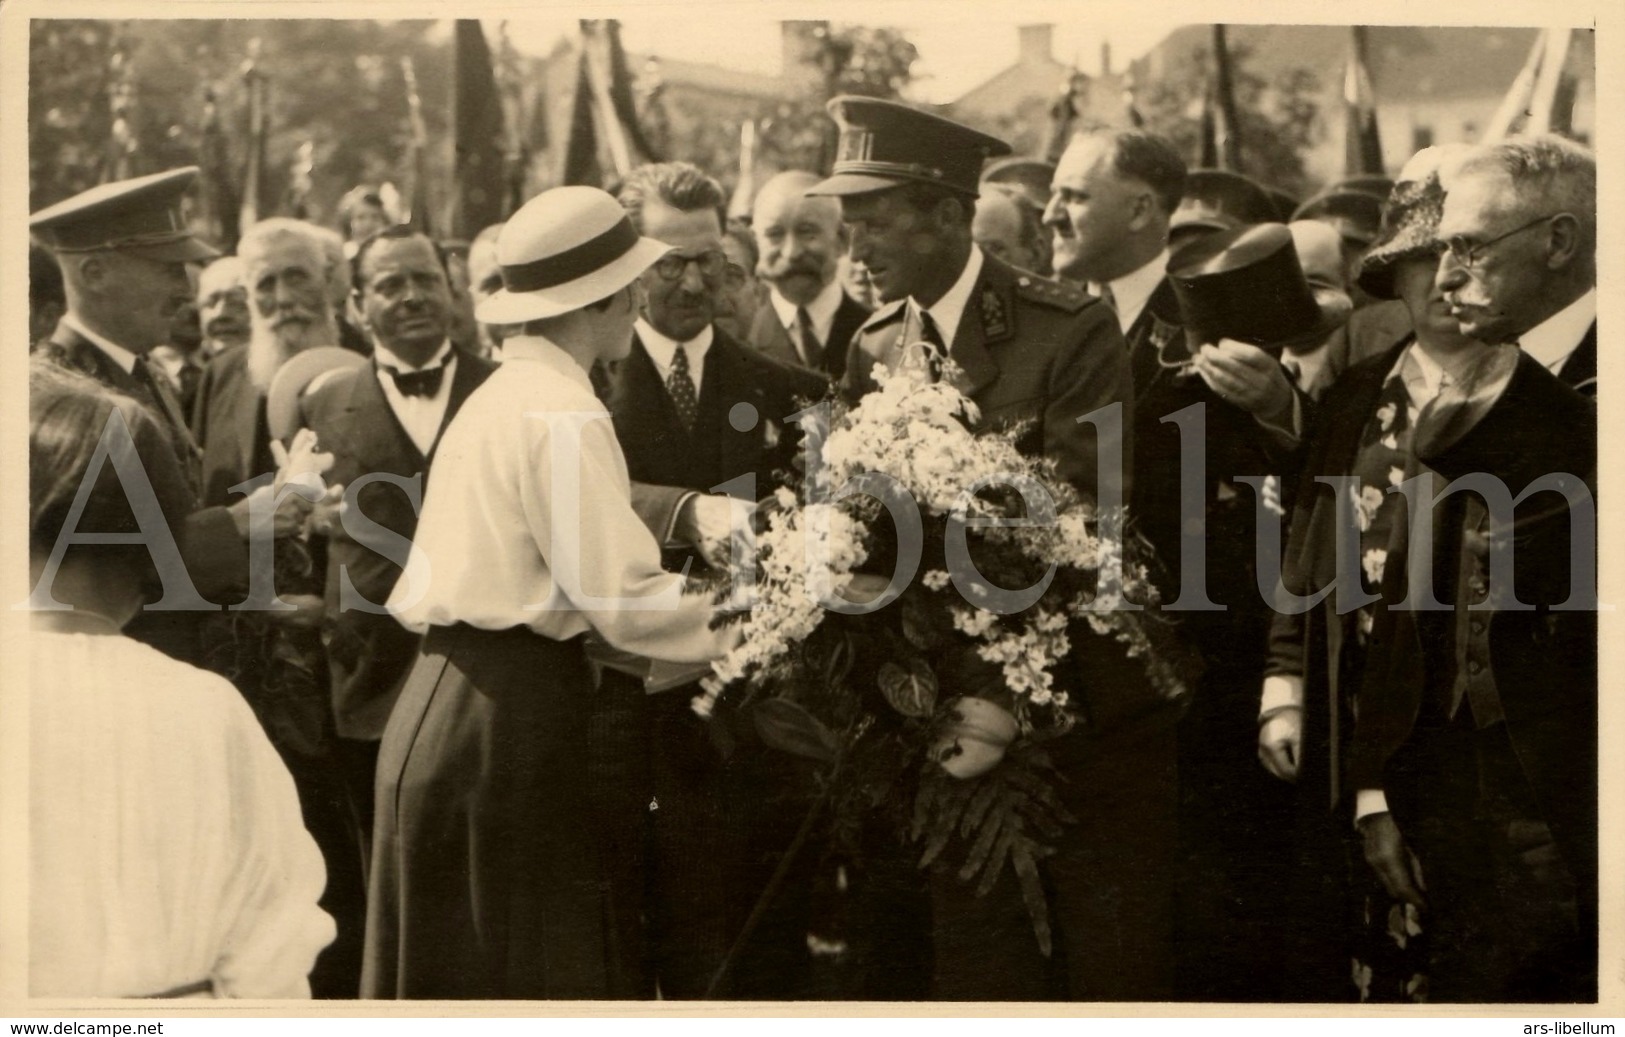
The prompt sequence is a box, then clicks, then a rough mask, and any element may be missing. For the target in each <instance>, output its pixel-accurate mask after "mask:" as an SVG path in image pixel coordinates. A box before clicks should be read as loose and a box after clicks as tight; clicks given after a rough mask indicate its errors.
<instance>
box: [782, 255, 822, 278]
mask: <svg viewBox="0 0 1625 1037" xmlns="http://www.w3.org/2000/svg"><path fill="white" fill-rule="evenodd" d="M770 273H771V276H772V277H773V279H774V280H780V279H783V278H786V277H795V276H797V275H798V274H799V275H800V276H802V277H812V278H816V279H819V280H822V279H823V276H824V268H823V264H821V263H817V262H814V261H813V260H810V259H792V260H789V261H788V262H785V263H782V264H780V265H779V266H777V267H776V268H774V269H773V270H772V271H771V272H770Z"/></svg>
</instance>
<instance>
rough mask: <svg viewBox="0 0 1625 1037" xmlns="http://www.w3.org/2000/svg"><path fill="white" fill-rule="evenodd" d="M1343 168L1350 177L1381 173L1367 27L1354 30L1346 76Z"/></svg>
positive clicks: (1360, 26)
mask: <svg viewBox="0 0 1625 1037" xmlns="http://www.w3.org/2000/svg"><path fill="white" fill-rule="evenodd" d="M1343 111H1344V115H1345V117H1346V120H1347V121H1346V123H1345V127H1344V133H1345V137H1344V152H1343V170H1344V172H1345V173H1346V174H1347V175H1349V176H1360V175H1362V174H1376V175H1381V174H1382V173H1383V172H1384V169H1383V161H1382V138H1381V136H1380V135H1379V134H1378V132H1377V95H1376V91H1375V90H1374V89H1373V88H1372V86H1371V72H1370V69H1369V67H1368V66H1367V64H1366V35H1365V27H1364V26H1362V25H1356V26H1354V27H1353V29H1352V30H1351V40H1350V51H1349V62H1348V68H1347V69H1346V70H1345V72H1344V75H1343Z"/></svg>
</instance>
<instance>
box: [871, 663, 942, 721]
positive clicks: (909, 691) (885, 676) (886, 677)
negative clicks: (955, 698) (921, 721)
mask: <svg viewBox="0 0 1625 1037" xmlns="http://www.w3.org/2000/svg"><path fill="white" fill-rule="evenodd" d="M876 682H877V683H878V684H879V685H880V694H881V695H883V696H885V699H886V703H887V704H888V705H890V706H891V708H893V709H895V710H897V712H899V713H901V714H903V715H904V716H905V717H915V718H917V719H918V718H923V717H928V716H930V715H931V714H932V713H934V712H935V711H936V708H937V676H936V674H934V673H932V672H931V667H930V666H929V665H928V664H927V663H926V662H925V660H923V659H918V658H916V659H911V660H909V663H908V665H907V666H904V665H902V664H899V663H894V662H888V663H883V664H881V667H880V673H879V675H878V676H877V677H876Z"/></svg>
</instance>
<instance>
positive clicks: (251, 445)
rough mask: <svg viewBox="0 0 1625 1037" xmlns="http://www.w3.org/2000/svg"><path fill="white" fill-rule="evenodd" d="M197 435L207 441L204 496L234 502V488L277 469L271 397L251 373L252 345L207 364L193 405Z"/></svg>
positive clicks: (214, 501)
mask: <svg viewBox="0 0 1625 1037" xmlns="http://www.w3.org/2000/svg"><path fill="white" fill-rule="evenodd" d="M192 434H193V435H194V436H195V437H196V438H197V441H198V442H199V443H201V444H202V446H203V469H202V470H203V490H202V492H203V500H204V503H206V504H230V503H232V502H233V501H236V500H241V499H242V495H241V494H237V493H232V492H231V487H233V486H236V485H237V484H238V483H240V482H243V481H245V480H247V479H253V478H255V477H257V476H261V475H265V474H267V473H270V472H275V471H276V461H275V460H274V459H273V458H272V456H271V433H270V431H269V430H268V429H267V428H266V425H265V396H264V395H263V394H262V393H261V392H260V391H259V390H258V389H256V388H255V387H254V385H253V383H251V382H250V381H249V378H248V347H247V346H246V345H243V346H233V347H232V348H230V349H228V350H226V351H225V352H223V353H221V354H220V355H219V356H217V357H215V358H214V359H213V360H210V361H209V365H208V366H207V367H205V368H204V369H203V380H202V381H201V382H199V383H198V390H197V401H196V403H195V404H194V405H193V407H192Z"/></svg>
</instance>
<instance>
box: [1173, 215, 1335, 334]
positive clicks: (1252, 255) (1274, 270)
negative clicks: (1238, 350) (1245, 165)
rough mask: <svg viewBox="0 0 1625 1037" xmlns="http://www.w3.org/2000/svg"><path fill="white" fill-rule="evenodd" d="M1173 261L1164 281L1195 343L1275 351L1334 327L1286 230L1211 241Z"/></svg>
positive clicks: (1262, 229)
mask: <svg viewBox="0 0 1625 1037" xmlns="http://www.w3.org/2000/svg"><path fill="white" fill-rule="evenodd" d="M1176 263H1177V265H1175V266H1172V267H1170V268H1169V270H1168V280H1169V282H1170V283H1172V285H1173V288H1174V295H1175V296H1176V297H1177V298H1178V299H1179V309H1180V313H1181V314H1182V317H1183V322H1184V325H1185V329H1186V330H1187V331H1188V332H1190V333H1191V335H1192V336H1193V337H1194V339H1195V340H1196V341H1199V342H1215V341H1217V340H1219V339H1221V338H1229V339H1236V340H1237V341H1241V342H1249V343H1251V344H1253V345H1255V346H1264V347H1269V346H1280V345H1283V344H1285V343H1287V342H1292V341H1296V340H1299V339H1303V338H1307V337H1310V336H1313V335H1316V334H1320V333H1322V332H1323V331H1325V332H1329V331H1330V330H1331V329H1332V328H1333V327H1335V326H1336V322H1335V320H1334V319H1332V318H1331V317H1329V316H1328V315H1327V314H1326V313H1325V312H1324V311H1323V310H1322V308H1321V307H1320V305H1319V304H1318V303H1317V302H1316V299H1315V294H1314V292H1313V291H1312V290H1311V289H1310V286H1309V282H1308V280H1307V279H1306V278H1305V277H1304V274H1303V268H1302V266H1301V265H1299V263H1298V254H1297V251H1296V249H1295V248H1294V246H1293V242H1292V232H1291V231H1289V230H1288V229H1287V228H1286V226H1285V225H1283V224H1280V223H1261V224H1255V225H1251V226H1245V227H1237V228H1235V229H1234V230H1228V231H1220V232H1218V233H1216V234H1212V235H1209V236H1208V237H1205V238H1203V239H1201V240H1200V241H1196V242H1193V243H1192V244H1191V245H1190V246H1189V247H1188V248H1186V249H1185V250H1183V251H1182V252H1180V253H1179V255H1178V256H1177V257H1176Z"/></svg>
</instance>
